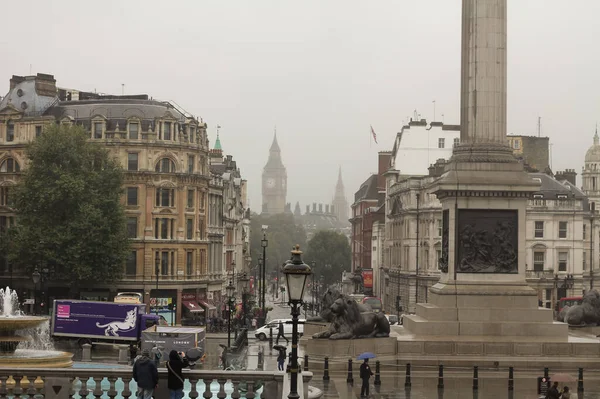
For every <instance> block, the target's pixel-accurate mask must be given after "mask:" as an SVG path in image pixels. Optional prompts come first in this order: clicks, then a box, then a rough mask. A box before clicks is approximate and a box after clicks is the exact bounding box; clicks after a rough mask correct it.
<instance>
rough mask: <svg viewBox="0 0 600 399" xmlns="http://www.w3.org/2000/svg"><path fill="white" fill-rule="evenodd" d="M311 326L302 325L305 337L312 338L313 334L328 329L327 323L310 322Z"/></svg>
mask: <svg viewBox="0 0 600 399" xmlns="http://www.w3.org/2000/svg"><path fill="white" fill-rule="evenodd" d="M310 323H311V324H305V325H304V333H303V335H304V336H305V337H312V336H313V334H316V333H320V332H322V331H325V330H327V329H329V323H328V322H326V321H311V322H310Z"/></svg>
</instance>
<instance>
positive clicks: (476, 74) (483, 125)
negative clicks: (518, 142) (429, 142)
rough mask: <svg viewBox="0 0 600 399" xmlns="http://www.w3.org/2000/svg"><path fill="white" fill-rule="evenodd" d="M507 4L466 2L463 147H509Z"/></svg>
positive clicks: (499, 1) (487, 0)
mask: <svg viewBox="0 0 600 399" xmlns="http://www.w3.org/2000/svg"><path fill="white" fill-rule="evenodd" d="M506 19H507V18H506V0H463V15H462V60H461V70H462V72H461V125H462V128H461V133H460V139H461V143H463V144H484V143H496V144H506V43H507V40H506Z"/></svg>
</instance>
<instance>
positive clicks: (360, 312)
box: [313, 295, 390, 339]
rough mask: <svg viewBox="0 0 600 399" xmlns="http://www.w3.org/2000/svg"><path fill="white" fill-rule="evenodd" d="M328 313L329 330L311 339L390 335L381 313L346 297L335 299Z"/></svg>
mask: <svg viewBox="0 0 600 399" xmlns="http://www.w3.org/2000/svg"><path fill="white" fill-rule="evenodd" d="M330 311H331V314H332V315H333V318H332V320H331V325H330V327H329V330H327V331H323V332H320V333H317V334H314V335H313V338H329V339H352V338H376V337H388V336H389V335H390V323H389V322H388V320H387V318H386V317H385V316H384V315H383V313H375V312H373V311H372V310H371V308H370V307H368V306H367V307H365V306H363V305H359V304H358V303H357V302H356V301H355V300H354V299H352V298H351V297H349V296H347V295H341V296H340V297H339V298H337V299H336V300H335V301H334V302H333V304H332V305H331V306H330Z"/></svg>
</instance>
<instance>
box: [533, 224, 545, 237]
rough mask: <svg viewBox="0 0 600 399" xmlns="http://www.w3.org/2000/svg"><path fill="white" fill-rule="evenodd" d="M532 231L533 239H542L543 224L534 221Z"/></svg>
mask: <svg viewBox="0 0 600 399" xmlns="http://www.w3.org/2000/svg"><path fill="white" fill-rule="evenodd" d="M534 230H535V232H534V234H535V235H534V237H535V238H544V222H541V221H536V222H535V229H534Z"/></svg>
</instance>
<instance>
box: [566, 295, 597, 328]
mask: <svg viewBox="0 0 600 399" xmlns="http://www.w3.org/2000/svg"><path fill="white" fill-rule="evenodd" d="M557 319H558V321H562V322H565V323H568V324H569V325H572V326H585V325H599V324H600V293H599V292H598V291H597V290H590V291H588V292H587V293H586V294H585V295H584V296H583V301H582V303H581V305H573V306H565V307H564V308H563V309H562V310H561V311H560V313H559V314H558V317H557Z"/></svg>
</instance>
